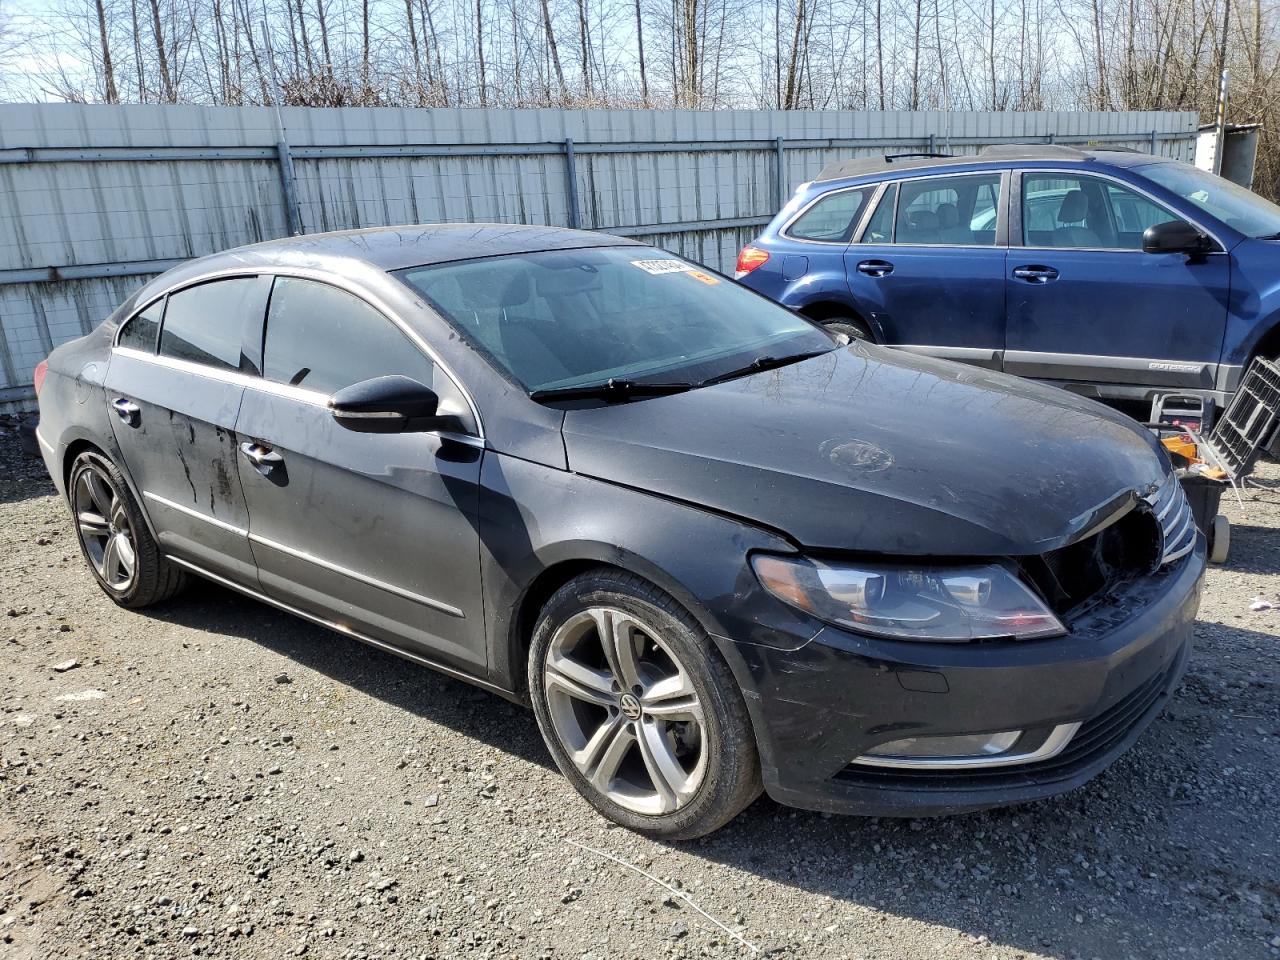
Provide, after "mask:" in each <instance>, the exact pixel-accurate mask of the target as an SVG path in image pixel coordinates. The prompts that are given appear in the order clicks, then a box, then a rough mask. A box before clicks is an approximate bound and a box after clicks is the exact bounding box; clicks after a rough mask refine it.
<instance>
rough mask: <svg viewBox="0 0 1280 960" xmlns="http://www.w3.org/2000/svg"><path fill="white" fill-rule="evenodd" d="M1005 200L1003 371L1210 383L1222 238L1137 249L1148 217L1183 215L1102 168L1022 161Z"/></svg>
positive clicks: (1223, 311)
mask: <svg viewBox="0 0 1280 960" xmlns="http://www.w3.org/2000/svg"><path fill="white" fill-rule="evenodd" d="M1016 210H1017V216H1015V217H1014V218H1013V220H1014V221H1015V222H1014V223H1012V224H1011V227H1010V230H1011V234H1012V235H1013V241H1012V242H1013V245H1012V246H1011V247H1010V250H1009V261H1008V263H1009V269H1008V273H1007V275H1006V278H1005V283H1006V287H1007V290H1008V304H1009V321H1008V330H1007V334H1006V343H1005V357H1004V367H1005V370H1006V371H1008V372H1009V373H1016V374H1019V375H1021V376H1024V377H1036V378H1041V379H1047V380H1058V381H1066V382H1073V381H1074V382H1080V383H1089V384H1100V385H1106V384H1125V385H1137V386H1161V387H1192V388H1199V389H1206V390H1209V389H1212V388H1213V386H1214V382H1215V377H1216V374H1217V365H1218V360H1219V354H1220V352H1221V350H1222V337H1223V333H1224V331H1225V328H1226V321H1227V300H1228V296H1229V293H1230V280H1231V265H1230V257H1229V256H1228V255H1227V254H1226V253H1225V252H1223V251H1222V249H1221V248H1218V249H1217V250H1215V251H1214V252H1212V253H1207V254H1203V255H1198V256H1188V255H1186V254H1181V253H1155V254H1152V253H1144V252H1143V250H1142V233H1143V231H1144V230H1145V229H1146V228H1147V227H1150V226H1153V225H1155V224H1157V223H1165V222H1168V221H1170V220H1179V219H1182V218H1180V217H1179V216H1178V215H1177V214H1176V213H1174V212H1173V211H1172V210H1169V209H1168V208H1166V207H1165V206H1163V205H1162V204H1160V203H1157V202H1156V201H1154V200H1152V199H1151V198H1149V197H1147V196H1145V195H1143V194H1142V193H1140V192H1139V191H1137V190H1134V189H1132V188H1130V187H1128V186H1126V185H1124V184H1121V183H1119V182H1117V181H1115V180H1112V179H1110V178H1107V177H1100V176H1086V175H1080V174H1076V173H1071V172H1067V171H1052V170H1044V171H1034V170H1028V171H1025V172H1023V173H1022V175H1021V190H1020V193H1019V196H1018V200H1017V202H1016ZM1102 392H1103V393H1104V394H1105V393H1106V392H1107V389H1106V387H1105V386H1102Z"/></svg>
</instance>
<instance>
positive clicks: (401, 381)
mask: <svg viewBox="0 0 1280 960" xmlns="http://www.w3.org/2000/svg"><path fill="white" fill-rule="evenodd" d="M439 403H440V398H439V397H437V396H436V394H435V391H434V390H432V389H431V388H430V387H427V386H424V385H423V384H421V383H419V382H418V381H417V380H413V379H410V378H409V377H402V376H391V377H374V378H373V379H372V380H362V381H360V382H359V383H353V384H352V385H351V386H349V387H343V388H342V389H341V390H339V391H338V392H337V393H335V394H334V395H333V396H331V397H330V398H329V412H330V413H332V414H333V419H334V420H336V421H338V423H340V424H341V425H342V426H344V427H346V428H347V429H348V430H354V431H355V432H356V433H426V432H429V431H431V430H441V429H447V428H448V427H449V426H450V425H451V424H452V423H453V421H454V418H453V417H442V416H439V415H438V414H437V413H436V408H437V407H438V406H439Z"/></svg>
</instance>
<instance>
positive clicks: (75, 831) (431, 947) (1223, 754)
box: [0, 421, 1280, 960]
mask: <svg viewBox="0 0 1280 960" xmlns="http://www.w3.org/2000/svg"><path fill="white" fill-rule="evenodd" d="M1258 479H1259V482H1260V484H1261V485H1262V488H1261V489H1254V490H1252V491H1251V492H1250V495H1249V496H1248V498H1247V500H1246V503H1245V504H1244V508H1243V509H1241V507H1240V506H1238V505H1235V504H1230V505H1228V506H1227V508H1226V512H1227V513H1228V515H1229V516H1230V517H1231V519H1232V522H1233V524H1235V527H1234V534H1235V537H1234V545H1233V549H1232V558H1231V562H1230V563H1229V564H1228V565H1227V566H1225V567H1218V568H1214V569H1212V570H1211V571H1210V573H1209V577H1208V583H1207V587H1206V593H1205V600H1204V604H1203V606H1202V608H1201V620H1200V625H1199V627H1198V629H1197V641H1198V646H1197V649H1196V652H1195V654H1194V656H1193V659H1192V661H1191V666H1190V670H1189V673H1188V675H1187V679H1186V681H1185V683H1184V684H1183V686H1182V687H1181V688H1180V689H1179V690H1178V692H1177V694H1176V696H1175V698H1174V700H1173V703H1172V704H1171V705H1170V707H1169V709H1168V710H1167V711H1166V712H1165V714H1164V715H1163V717H1162V718H1161V719H1160V720H1159V721H1157V722H1156V723H1155V724H1154V725H1153V726H1152V727H1151V728H1150V730H1149V731H1148V732H1147V733H1146V734H1145V736H1144V737H1143V739H1142V740H1141V741H1140V743H1139V744H1138V746H1137V747H1136V748H1135V749H1134V750H1133V751H1131V752H1130V753H1129V754H1128V755H1127V756H1125V757H1124V758H1122V759H1121V760H1120V761H1119V762H1117V763H1116V764H1115V765H1114V766H1113V767H1112V768H1111V769H1110V770H1109V771H1108V772H1107V773H1105V774H1103V775H1102V776H1100V777H1098V778H1097V779H1096V780H1094V781H1093V782H1092V783H1091V784H1090V785H1089V786H1087V787H1085V788H1084V789H1082V790H1078V791H1076V792H1075V793H1072V794H1070V795H1068V796H1065V797H1061V798H1058V799H1055V800H1050V801H1044V802H1041V803H1036V804H1033V805H1028V806H1023V807H1020V808H1014V809H1007V810H1000V811H993V812H988V813H982V814H974V815H969V816H963V817H953V818H945V819H937V820H871V819H856V818H842V817H824V816H822V815H819V814H811V813H804V812H795V811H792V810H789V809H786V808H783V807H780V806H778V805H777V804H775V803H773V802H772V801H769V800H767V799H762V800H760V801H759V802H757V803H756V804H755V805H754V806H753V807H751V808H750V809H749V810H748V811H747V812H746V813H745V814H744V815H742V816H741V817H739V818H738V819H737V820H736V821H734V822H733V823H732V824H730V825H729V826H728V827H727V828H725V829H723V830H721V831H720V832H719V833H717V834H715V835H714V836H712V837H710V838H706V839H704V840H702V841H699V842H696V843H690V844H679V845H664V844H660V843H654V842H650V841H648V840H644V839H641V838H639V837H637V836H635V835H633V834H630V833H628V832H626V831H624V830H621V829H616V828H610V827H608V826H607V825H606V824H605V823H604V822H603V821H602V820H601V819H600V818H599V817H597V816H596V815H595V814H594V813H593V812H592V810H591V809H590V808H589V807H588V806H587V805H586V803H584V802H583V801H581V800H579V799H578V797H577V796H576V795H575V794H574V793H573V791H572V790H571V789H570V788H569V786H568V784H567V783H566V782H565V781H564V780H562V779H561V777H560V776H559V775H558V774H557V773H556V771H555V770H554V768H553V767H552V765H551V761H550V758H549V757H548V755H547V752H546V750H545V748H544V747H543V745H542V742H541V740H540V738H539V736H538V733H537V730H536V729H535V726H534V722H533V717H532V714H529V713H527V712H525V711H524V710H521V709H520V708H517V707H514V706H511V705H509V704H507V703H505V702H503V701H501V700H499V699H497V698H496V697H493V696H490V695H488V694H485V693H482V692H479V691H476V690H474V689H472V688H470V687H468V686H466V685H464V684H461V683H458V682H455V681H452V680H448V679H445V678H443V677H440V676H437V675H435V674H432V673H429V672H427V671H424V670H422V669H420V668H418V667H415V666H413V665H411V664H408V663H405V662H403V661H401V660H398V659H396V658H394V657H391V656H387V655H384V654H381V653H379V652H376V651H373V650H371V649H369V648H366V647H364V646H362V645H360V644H357V643H354V642H352V641H349V640H346V639H343V638H341V637H339V636H337V635H335V634H331V633H328V632H326V631H324V630H321V629H319V628H316V627H312V626H310V625H308V624H305V623H303V622H301V621H299V620H296V619H293V618H291V617H289V616H287V615H285V614H282V613H277V612H276V611H274V610H273V609H270V608H268V607H266V606H263V605H260V604H258V603H255V602H252V601H249V600H246V599H243V598H241V597H239V596H237V595H235V594H232V593H230V592H227V591H225V590H222V589H219V588H216V587H214V586H212V585H204V584H198V585H197V586H196V587H195V588H194V589H192V590H191V591H190V592H189V593H187V594H186V595H184V596H183V597H181V598H179V599H178V600H176V601H174V602H173V603H171V604H169V605H167V606H165V607H163V608H161V609H158V610H156V611H153V612H147V613H145V614H140V613H130V612H126V611H123V610H119V609H117V608H116V607H115V606H113V605H112V604H111V603H110V602H109V601H108V600H107V599H106V598H105V597H104V596H103V595H102V594H101V593H100V592H99V591H98V589H97V587H96V586H94V584H93V582H92V580H91V579H90V577H89V575H88V574H87V573H86V571H85V570H84V569H83V567H82V562H81V559H80V556H79V553H78V550H77V548H76V545H75V541H74V539H73V534H72V531H71V526H70V523H69V520H68V516H67V512H66V510H65V508H64V506H63V504H62V503H60V502H59V501H58V500H57V499H55V497H54V496H53V490H52V487H51V486H50V484H49V481H48V479H47V477H45V475H44V472H43V467H42V466H41V465H40V464H39V463H38V462H36V461H32V460H28V459H25V458H23V457H22V456H21V455H20V453H19V451H18V445H17V440H16V437H15V435H14V433H13V424H12V422H9V423H7V424H6V423H5V422H4V421H0V529H3V531H4V533H3V537H4V540H3V546H4V549H3V553H2V554H0V583H3V584H4V587H3V590H4V598H3V600H2V601H0V651H2V653H3V665H2V666H0V673H2V674H3V677H4V682H3V685H2V687H0V957H4V958H6V960H10V958H12V960H18V958H23V960H25V958H53V957H95V958H96V957H103V958H106V957H112V958H114V957H125V956H150V957H177V956H191V955H199V956H211V957H212V956H218V957H247V958H264V960H265V958H271V960H275V958H279V957H283V956H291V955H297V954H304V955H306V956H310V957H343V958H345V957H456V956H464V955H465V956H481V957H489V956H493V957H507V956H515V957H554V958H580V957H595V958H602V960H603V958H613V957H668V956H670V957H704V956H713V957H718V956H751V955H753V954H754V953H755V952H756V951H759V954H760V955H777V956H786V957H848V958H908V957H910V958H918V957H965V958H970V957H972V958H983V960H987V958H1013V957H1059V958H1075V957H1080V958H1092V957H1100V958H1108V960H1109V958H1125V957H1161V958H1167V957H1212V958H1231V960H1235V958H1248V957H1267V958H1272V960H1275V958H1277V957H1280V815H1278V814H1277V802H1278V801H1280V786H1278V785H1277V771H1280V686H1278V682H1277V645H1276V643H1277V637H1278V636H1280V467H1277V466H1276V465H1274V464H1265V465H1263V466H1262V467H1261V468H1260V470H1259V477H1258ZM1255 597H1263V598H1268V599H1270V600H1271V601H1273V602H1275V603H1276V609H1269V610H1257V611H1255V610H1253V609H1251V607H1252V606H1253V600H1254V598H1255ZM6 612H7V614H8V615H7V616H5V615H4V614H5V613H6ZM71 661H74V662H75V663H76V664H77V666H74V667H73V668H71V669H68V670H59V669H58V668H59V667H63V666H65V665H66V664H67V663H68V662H71ZM578 844H582V845H583V846H578ZM585 847H592V848H595V851H600V853H597V852H594V851H592V850H587V849H585ZM603 853H608V854H609V855H611V856H614V857H617V858H619V859H620V860H622V861H625V862H626V863H628V864H632V865H634V866H635V867H637V868H638V869H639V870H642V871H644V873H647V874H649V875H650V877H652V878H656V879H650V878H649V877H646V876H643V875H641V874H639V873H636V872H632V871H631V870H629V869H627V868H625V867H624V866H621V865H619V864H618V863H616V862H614V861H612V860H609V859H606V858H605V857H604V856H603ZM658 880H661V881H662V882H663V883H665V884H667V885H669V886H670V887H671V888H673V889H674V892H672V891H670V890H668V889H664V887H663V886H661V885H659V883H658V882H657V881H658ZM695 905H696V907H698V908H701V910H704V911H706V914H708V915H710V917H713V918H715V921H716V922H713V921H712V920H710V919H708V917H707V916H704V915H703V914H702V913H700V912H699V911H698V910H697V909H695ZM720 924H723V927H721V926H720Z"/></svg>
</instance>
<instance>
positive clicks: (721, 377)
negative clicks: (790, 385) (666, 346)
mask: <svg viewBox="0 0 1280 960" xmlns="http://www.w3.org/2000/svg"><path fill="white" fill-rule="evenodd" d="M830 352H831V351H830V350H810V351H808V352H806V353H792V354H789V355H787V356H785V357H770V356H764V357H756V358H755V359H754V360H752V361H751V362H750V363H748V364H747V365H746V366H745V367H738V368H737V369H736V370H729V371H727V372H725V373H718V374H716V375H715V376H714V377H707V379H705V380H703V381H702V382H701V383H699V384H698V386H700V387H709V386H711V385H712V384H713V383H724V382H725V381H726V380H736V379H737V378H738V377H745V376H748V375H750V374H753V373H760V372H761V371H762V370H773V369H774V368H775V367H785V366H786V365H787V364H789V363H799V362H800V361H801V360H809V359H811V358H813V357H820V356H822V355H823V354H825V353H830Z"/></svg>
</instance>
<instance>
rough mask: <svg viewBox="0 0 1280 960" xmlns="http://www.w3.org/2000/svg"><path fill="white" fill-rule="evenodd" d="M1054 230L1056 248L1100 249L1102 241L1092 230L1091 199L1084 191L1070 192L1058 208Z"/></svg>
mask: <svg viewBox="0 0 1280 960" xmlns="http://www.w3.org/2000/svg"><path fill="white" fill-rule="evenodd" d="M1055 220H1056V225H1055V226H1054V228H1053V245H1054V246H1055V247H1100V246H1102V239H1101V238H1100V237H1099V236H1098V234H1097V233H1096V232H1095V231H1093V230H1092V229H1090V227H1089V226H1088V224H1087V221H1088V220H1089V199H1088V197H1086V196H1085V193H1084V191H1083V190H1069V191H1067V195H1066V196H1065V197H1063V198H1062V204H1061V206H1059V207H1058V213H1057V216H1056V218H1055Z"/></svg>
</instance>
